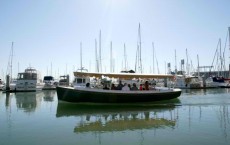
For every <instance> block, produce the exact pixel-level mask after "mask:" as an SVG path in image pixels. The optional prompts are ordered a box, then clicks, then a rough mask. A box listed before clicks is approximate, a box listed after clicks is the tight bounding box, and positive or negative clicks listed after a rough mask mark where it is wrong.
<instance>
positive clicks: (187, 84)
mask: <svg viewBox="0 0 230 145" xmlns="http://www.w3.org/2000/svg"><path fill="white" fill-rule="evenodd" d="M174 87H175V88H180V89H201V88H203V82H202V80H201V79H200V78H199V77H197V76H191V75H175V86H174Z"/></svg>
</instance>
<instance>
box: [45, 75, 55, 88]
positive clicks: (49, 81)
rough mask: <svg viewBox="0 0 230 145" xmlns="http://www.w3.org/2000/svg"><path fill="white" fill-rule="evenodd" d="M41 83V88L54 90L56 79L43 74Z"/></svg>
mask: <svg viewBox="0 0 230 145" xmlns="http://www.w3.org/2000/svg"><path fill="white" fill-rule="evenodd" d="M43 83H44V87H43V88H42V90H55V89H56V87H57V85H58V81H57V80H55V79H54V77H53V76H44V78H43Z"/></svg>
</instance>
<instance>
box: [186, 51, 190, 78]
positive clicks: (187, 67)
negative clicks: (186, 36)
mask: <svg viewBox="0 0 230 145" xmlns="http://www.w3.org/2000/svg"><path fill="white" fill-rule="evenodd" d="M186 60H187V63H186V69H187V70H186V71H187V74H188V75H189V74H190V72H189V66H188V50H187V48H186Z"/></svg>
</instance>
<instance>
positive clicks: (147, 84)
mask: <svg viewBox="0 0 230 145" xmlns="http://www.w3.org/2000/svg"><path fill="white" fill-rule="evenodd" d="M145 90H149V82H148V81H145Z"/></svg>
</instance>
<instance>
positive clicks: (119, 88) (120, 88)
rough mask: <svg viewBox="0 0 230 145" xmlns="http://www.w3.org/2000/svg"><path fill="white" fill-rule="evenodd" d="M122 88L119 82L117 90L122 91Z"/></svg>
mask: <svg viewBox="0 0 230 145" xmlns="http://www.w3.org/2000/svg"><path fill="white" fill-rule="evenodd" d="M123 87H124V86H123V85H122V83H121V81H119V84H118V86H117V90H122V88H123Z"/></svg>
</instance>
